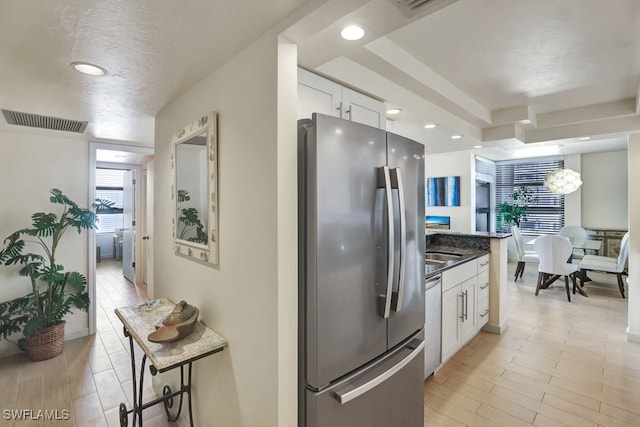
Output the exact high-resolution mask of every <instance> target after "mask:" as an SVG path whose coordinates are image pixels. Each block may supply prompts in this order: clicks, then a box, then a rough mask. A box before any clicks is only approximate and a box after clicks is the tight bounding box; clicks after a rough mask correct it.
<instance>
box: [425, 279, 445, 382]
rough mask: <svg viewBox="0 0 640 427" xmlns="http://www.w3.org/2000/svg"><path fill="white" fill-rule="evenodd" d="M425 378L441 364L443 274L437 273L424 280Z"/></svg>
mask: <svg viewBox="0 0 640 427" xmlns="http://www.w3.org/2000/svg"><path fill="white" fill-rule="evenodd" d="M424 294H425V297H424V310H425V322H424V342H425V350H424V378H425V379H427V377H428V376H429V375H431V374H433V372H434V371H435V370H436V369H437V368H438V366H440V340H441V336H442V332H441V329H440V328H441V325H442V317H441V316H442V275H440V274H436V275H435V276H432V277H429V279H427V280H426V281H425V282H424Z"/></svg>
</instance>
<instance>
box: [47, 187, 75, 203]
mask: <svg viewBox="0 0 640 427" xmlns="http://www.w3.org/2000/svg"><path fill="white" fill-rule="evenodd" d="M50 193H51V197H49V201H50V202H51V203H57V204H59V205H67V206H77V205H76V203H75V202H73V201H71V199H69V198H68V197H67V196H66V195H65V194H64V193H63V192H62V191H60V190H58V189H57V188H53V189H51V191H50Z"/></svg>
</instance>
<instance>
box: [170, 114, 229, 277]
mask: <svg viewBox="0 0 640 427" xmlns="http://www.w3.org/2000/svg"><path fill="white" fill-rule="evenodd" d="M217 118H218V115H217V113H215V112H211V113H209V114H207V115H205V116H202V117H200V118H199V119H198V120H196V121H194V122H193V123H191V124H189V125H187V126H185V127H183V128H182V129H178V130H177V131H176V133H175V134H174V136H173V138H172V145H173V150H172V151H171V171H172V172H173V184H172V185H171V199H172V200H173V221H172V235H173V241H174V245H175V253H176V254H178V255H182V256H185V257H189V258H192V259H194V260H197V261H201V262H204V263H207V264H211V265H218V262H219V253H218V250H219V248H218V129H217ZM203 132H206V134H207V174H208V180H207V186H208V188H207V194H208V199H209V200H208V205H209V213H208V224H207V227H208V230H207V231H208V239H207V244H206V245H202V244H199V243H192V242H188V241H186V240H180V239H177V238H176V230H177V222H178V218H177V212H178V198H177V195H176V192H177V179H178V174H177V167H176V166H177V165H176V160H177V156H176V153H177V148H178V145H179V144H180V143H182V142H184V141H186V140H188V139H190V138H192V137H194V136H196V135H199V134H201V133H203Z"/></svg>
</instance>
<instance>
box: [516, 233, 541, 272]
mask: <svg viewBox="0 0 640 427" xmlns="http://www.w3.org/2000/svg"><path fill="white" fill-rule="evenodd" d="M511 235H512V236H513V243H514V245H515V248H516V256H517V257H518V265H517V266H516V274H515V276H514V278H513V280H514V281H516V280H518V277H522V274H523V273H524V266H525V263H527V262H535V263H538V262H540V258H538V254H536V252H535V251H525V250H524V240H523V239H522V234H521V233H520V228H519V227H518V226H517V225H514V226H513V227H511Z"/></svg>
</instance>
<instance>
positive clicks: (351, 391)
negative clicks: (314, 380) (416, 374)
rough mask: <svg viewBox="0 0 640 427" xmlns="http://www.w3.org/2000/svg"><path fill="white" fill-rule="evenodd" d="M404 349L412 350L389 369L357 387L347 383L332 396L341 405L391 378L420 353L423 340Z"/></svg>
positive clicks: (422, 347) (422, 348)
mask: <svg viewBox="0 0 640 427" xmlns="http://www.w3.org/2000/svg"><path fill="white" fill-rule="evenodd" d="M405 350H412V351H411V353H409V355H408V356H406V357H405V358H404V359H402V360H401V361H400V362H398V363H397V364H395V365H394V366H392V367H391V368H390V369H388V370H386V371H384V372H383V373H382V374H380V375H378V376H377V377H375V378H373V379H371V380H369V381H367V382H366V383H364V384H362V385H360V386H358V387H353V385H348V386H347V387H345V388H343V389H342V390H339V391H336V392H335V393H334V397H335V398H336V399H337V400H338V402H340V404H341V405H344V404H345V403H347V402H350V401H352V400H353V399H356V398H358V397H359V396H362V395H363V394H365V393H366V392H368V391H369V390H371V389H373V388H375V387H376V386H378V385H380V384H382V383H383V382H384V381H385V380H387V379H389V378H391V377H392V376H393V375H395V374H396V373H397V372H398V371H400V370H401V369H402V368H404V367H405V366H407V365H408V364H409V363H410V362H411V361H412V360H413V359H415V358H416V357H418V356H419V355H420V353H421V352H422V350H424V341H420V344H418V346H417V347H415V348H412V347H410V346H407V347H406V349H405Z"/></svg>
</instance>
